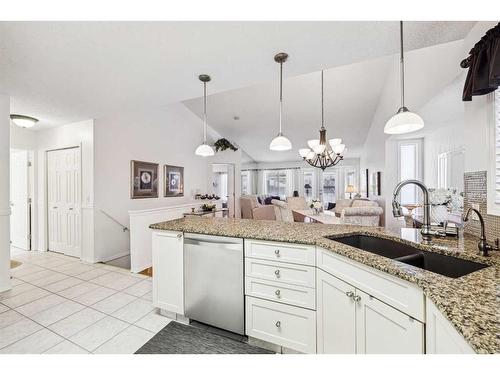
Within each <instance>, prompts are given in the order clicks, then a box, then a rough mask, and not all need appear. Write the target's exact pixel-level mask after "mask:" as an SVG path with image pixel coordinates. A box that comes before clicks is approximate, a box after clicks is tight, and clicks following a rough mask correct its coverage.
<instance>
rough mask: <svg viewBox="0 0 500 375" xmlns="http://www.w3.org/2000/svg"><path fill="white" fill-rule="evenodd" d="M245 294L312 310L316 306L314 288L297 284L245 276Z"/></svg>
mask: <svg viewBox="0 0 500 375" xmlns="http://www.w3.org/2000/svg"><path fill="white" fill-rule="evenodd" d="M245 294H247V295H249V296H253V297H259V298H264V299H267V300H271V301H275V302H281V303H287V304H289V305H294V306H299V307H305V308H308V309H313V310H314V309H315V308H316V297H315V290H314V289H312V288H305V287H302V286H298V285H291V284H285V283H280V282H276V281H268V280H261V279H256V278H253V277H246V278H245Z"/></svg>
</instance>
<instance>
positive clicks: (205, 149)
mask: <svg viewBox="0 0 500 375" xmlns="http://www.w3.org/2000/svg"><path fill="white" fill-rule="evenodd" d="M198 79H199V80H200V81H201V82H203V143H202V144H201V145H199V146H198V147H197V148H196V151H195V152H194V153H195V155H198V156H203V157H207V156H214V149H213V148H212V147H210V145H207V82H210V76H209V75H207V74H200V75H199V76H198Z"/></svg>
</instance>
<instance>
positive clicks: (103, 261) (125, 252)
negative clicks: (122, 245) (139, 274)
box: [96, 251, 130, 263]
mask: <svg viewBox="0 0 500 375" xmlns="http://www.w3.org/2000/svg"><path fill="white" fill-rule="evenodd" d="M127 255H130V251H124V252H122V253H118V254H114V255H111V256H109V257H105V258H99V259H98V260H97V262H96V263H105V262H110V261H112V260H115V259H118V258H121V257H124V256H127Z"/></svg>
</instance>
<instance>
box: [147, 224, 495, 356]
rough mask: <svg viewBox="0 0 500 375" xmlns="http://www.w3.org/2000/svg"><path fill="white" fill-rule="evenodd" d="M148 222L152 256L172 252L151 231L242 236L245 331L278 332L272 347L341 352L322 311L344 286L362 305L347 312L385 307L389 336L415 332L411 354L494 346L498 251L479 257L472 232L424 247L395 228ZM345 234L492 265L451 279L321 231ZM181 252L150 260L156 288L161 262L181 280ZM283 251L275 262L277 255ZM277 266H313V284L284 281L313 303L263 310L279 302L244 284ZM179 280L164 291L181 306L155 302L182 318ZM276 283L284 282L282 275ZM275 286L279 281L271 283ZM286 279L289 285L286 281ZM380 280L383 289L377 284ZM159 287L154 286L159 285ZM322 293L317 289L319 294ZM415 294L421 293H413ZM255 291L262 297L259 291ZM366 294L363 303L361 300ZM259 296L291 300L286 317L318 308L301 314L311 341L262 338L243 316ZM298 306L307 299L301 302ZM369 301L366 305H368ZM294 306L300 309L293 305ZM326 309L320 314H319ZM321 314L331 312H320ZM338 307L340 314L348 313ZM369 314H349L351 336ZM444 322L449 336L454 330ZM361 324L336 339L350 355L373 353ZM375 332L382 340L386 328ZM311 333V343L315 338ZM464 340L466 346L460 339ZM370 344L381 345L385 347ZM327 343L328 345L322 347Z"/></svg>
mask: <svg viewBox="0 0 500 375" xmlns="http://www.w3.org/2000/svg"><path fill="white" fill-rule="evenodd" d="M151 228H152V229H153V257H155V255H154V254H155V252H156V253H157V254H158V253H159V252H162V253H163V252H170V251H173V250H174V249H173V248H169V247H171V246H170V243H168V242H158V245H157V246H156V248H155V241H154V236H155V235H158V234H164V233H167V232H168V233H170V234H173V235H175V238H177V239H178V240H179V241H181V240H182V236H183V234H184V233H195V234H202V235H203V234H204V235H210V236H221V237H233V238H242V239H244V241H245V273H246V274H245V284H246V285H245V290H246V292H245V295H246V305H247V310H246V311H247V317H246V319H247V320H246V322H247V324H246V326H247V334H248V336H250V337H252V336H254V334H253V332H255V337H256V338H257V339H263V340H264V341H270V342H273V339H274V337H277V338H276V339H275V340H274V341H275V343H278V344H280V345H283V346H285V347H286V346H287V344H288V343H291V345H290V347H292V349H296V350H298V351H303V352H309V353H316V352H319V353H327V352H343V350H344V349H345V347H342V348H340V347H338V340H337V339H336V338H335V337H336V335H335V332H334V335H333V336H332V337H327V334H328V333H329V332H333V331H334V330H335V329H338V328H339V326H338V322H335V321H333V322H332V321H328V319H327V318H328V314H330V313H331V314H333V313H335V312H338V308H339V306H338V304H337V302H336V299H337V298H339V296H340V295H341V294H338V295H335V294H334V293H333V292H337V291H343V290H344V289H345V288H347V289H345V294H346V295H348V296H352V297H353V301H355V302H360V305H359V306H358V307H353V306H354V305H352V306H351V305H349V306H347V305H346V308H350V309H354V310H353V311H355V314H356V316H358V315H359V314H361V313H362V312H361V308H360V306H361V307H363V311H364V312H363V314H369V313H370V311H376V312H377V313H378V314H380V313H381V311H385V310H384V309H387V308H390V309H391V310H390V311H388V312H387V314H388V315H387V316H389V317H394V319H393V320H394V322H395V325H394V326H388V327H384V331H385V332H386V333H387V332H389V331H390V329H393V328H394V327H396V326H398V327H403V328H404V329H402V332H400V333H398V335H399V334H403V333H405V334H409V332H411V335H413V336H411V337H412V339H413V338H414V339H415V342H416V344H415V346H414V347H409V348H408V351H409V352H422V353H424V352H426V353H444V352H448V351H451V352H464V353H468V352H469V353H470V352H476V353H498V352H499V347H498V327H499V324H498V319H499V311H500V303H499V301H498V297H497V294H498V288H499V285H498V279H499V278H498V276H499V274H500V273H499V270H500V257H499V254H498V253H493V254H492V255H493V256H491V257H489V258H483V257H480V256H477V255H476V251H477V239H476V238H474V237H472V236H468V235H465V236H460V237H459V238H458V239H456V238H455V239H446V238H436V239H433V241H432V244H431V245H427V244H424V243H423V241H422V239H421V238H420V234H419V232H418V231H417V230H415V229H401V230H400V232H397V233H395V232H391V231H388V230H385V229H383V228H374V227H360V226H350V225H324V224H312V223H283V222H276V221H257V220H245V219H220V218H185V219H178V220H172V221H167V222H163V223H157V224H153V225H151ZM349 234H351V235H352V234H365V235H369V236H374V237H378V238H385V239H389V240H392V241H397V242H400V243H403V244H408V245H411V246H414V247H416V248H418V249H421V250H424V251H428V252H434V253H439V254H444V255H452V256H454V257H458V258H461V259H466V260H470V261H474V262H478V263H482V264H485V265H488V267H486V268H484V269H481V270H479V271H475V272H472V273H470V274H468V275H465V276H462V277H458V278H450V277H446V276H442V275H439V274H437V273H434V272H430V271H427V270H424V269H422V268H418V267H415V266H412V265H408V264H405V263H402V262H399V261H396V260H392V259H389V258H386V257H383V256H380V255H376V254H373V253H370V252H367V251H363V250H359V249H357V248H355V247H353V246H349V245H346V244H343V243H340V242H337V241H334V240H332V239H328V238H325V237H326V236H329V237H335V236H338V237H341V236H346V235H349ZM274 244H276V246H273V245H274ZM286 244H290V247H288V248H287V245H286ZM299 245H300V246H299ZM302 245H304V246H302ZM279 246H283V247H282V249H283V250H284V252H282V253H283V254H285V256H283V255H280V253H279ZM301 246H302V247H301ZM266 247H268V248H269V250H271V248H276V250H273V251H274V254H272V256H276V259H274V260H269V259H270V258H269V256H271V255H269V256H268V255H267V253H266V252H265V251H264V250H265V248H266ZM180 249H181V250H180V251H181V256H180V257H179V256H177V258H172V259H167V260H164V261H158V262H157V264H156V265H155V260H154V259H153V267H154V272H155V274H157V275H158V276H159V278H158V279H157V281H156V283H157V284H161V285H164V284H165V283H167V282H169V279H168V277H162V272H164V271H163V269H162V265H166V264H168V266H169V267H170V272H171V271H172V270H173V271H175V272H177V275H176V276H177V280H180V279H182V270H181V268H182V267H183V264H182V246H181V247H180ZM290 249H292V250H294V251H295V253H297V251H296V250H299V249H301V250H304V252H303V254H306V253H307V254H312V256H311V255H307V256H304V257H303V259H302V260H300V261H299V260H294V259H292V258H290V259H291V260H289V261H287V259H286V254H287V253H286V251H287V250H290ZM314 250H315V253H312V252H311V251H314ZM160 254H161V253H160ZM259 254H260V255H259ZM280 256H281V258H279V257H280ZM259 259H260V260H259ZM266 259H268V260H266ZM296 259H298V258H296ZM257 260H259V262H260V263H259V262H258V261H257ZM273 262H274V263H273ZM278 262H282V263H281V266H282V265H283V264H285V265H286V264H288V265H289V264H297V265H300V266H301V267H302V270H303V271H307V272H316V271H317V274H316V277H314V274H311V275H312V277H313V278H314V279H315V281H316V282H315V283H313V282H312V281H307V282H305V281H304V285H299V283H297V282H294V281H293V280H292V281H291V282H290V285H292V284H293V285H295V286H296V288H295V290H294V292H297V293H298V291H302V292H303V293H306V292H307V293H309V292H310V291H311V290H312V291H315V292H316V295H315V299H314V301H313V300H312V299H311V302H307V301H309V300H307V301H306V300H301V301H302V302H288V303H283V304H282V305H277V304H276V305H272V306H268V305H269V304H274V303H275V302H267V301H265V299H266V297H265V296H266V294H265V293H264V292H262V298H255V293H256V292H255V291H253V290H249V284H250V285H253V284H251V282H253V281H258V280H256V279H259V275H257V276H256V277H254V276H255V275H253V274H252V272H253V271H252V270H253V268H252V267H257V266H261V267H264V266H269V265H274V266H275V268H278V269H277V272H278V273H279V267H280V263H278ZM283 262H284V263H283ZM297 267H298V266H297ZM175 272H174V273H175ZM261 275H264V276H263V277H262V279H265V278H266V276H265V272H263V273H261ZM329 278H330V279H329ZM181 281H182V282H180V283H179V285H178V286H179V287H180V288H181V290H176V288H171V289H170V290H168V293H170V294H171V295H170V296H169V298H171V297H172V296H173V297H174V299H175V298H177V301H181V302H179V304H178V306H174V305H169V304H162V303H157V307H160V308H163V309H165V310H167V311H174V312H177V313H178V312H179V311H180V312H181V314H180V315H182V312H183V307H182V306H180V305H182V296H181V294H182V293H183V292H182V284H183V280H181ZM278 281H279V282H283V279H281V280H278ZM313 281H314V280H313ZM339 283H340V284H339ZM271 285H277V284H272V283H271ZM283 285H285V286H286V284H283ZM377 285H379V286H380V287H376V286H377ZM159 286H160V285H157V287H159ZM396 287H397V288H396ZM308 288H309V289H308ZM324 288H330V289H329V291H330V292H331V293H330V294H331V296H332V297H331V298H334V300H332V301H327V300H326V292H325V291H326V289H324ZM342 288H344V289H342ZM349 288H350V289H349ZM279 290H281V289H277V291H279ZM320 292H321V293H323V294H320ZM419 293H422V294H421V295H419ZM313 294H314V293H313ZM258 297H261V296H260V295H258ZM312 297H314V295H313V296H312ZM364 297H366V298H364ZM362 298H364V299H363V300H361V299H362ZM268 299H269V298H268ZM368 301H369V302H368ZM258 302H262V304H263V305H266V304H268V305H266V308H267V309H268V310H273V309H274V308H279V307H281V306H283V308H284V310H286V309H292V307H291V306H289V305H293V306H294V308H295V309H296V310H293V311H292V312H288V311H284V312H283V314H289V315H290V316H291V315H294V316H295V315H297V312H302V311H303V312H304V313H307V314H309V312H314V314H312V313H311V314H309V315H307V314H306V315H307V319H309V320H311V321H310V322H308V324H309V323H310V324H309V325H307V324H306V325H305V326H304V327H303V328H304V329H303V330H307V329H310V328H311V327H313V326H314V327H317V334H316V335H315V336H314V338H312V337H308V338H307V339H304V341H307V340H309V341H307V342H306V343H303V344H301V345H302V346H300V345H298V344H297V345H295V347H293V346H294V343H295V341H297V340H295V341H294V340H291V339H290V340H289V339H288V338H287V337H285V338H281V337H278V336H279V335H277V334H276V335H274V334H272V335H271V334H269V335H262V334H260V332H261V331H262V329H260V328H259V329H254V330H253V331H252V324H253V323H252V321H249V314H251V313H252V311H250V310H249V306H250V307H254V305H258ZM301 303H302V304H303V305H302V306H301ZM309 303H310V304H309ZM365 303H366V305H365ZM370 303H372V304H371V305H370ZM377 304H378V305H377ZM285 307H286V309H285ZM299 308H300V310H297V309H299ZM322 309H324V310H325V311H322ZM328 309H330V310H331V311H330V310H328ZM327 312H328V314H326V313H327ZM341 313H342V314H345V313H346V311H343V312H341ZM397 314H402V315H401V316H406V318H407V319H401V316H399V315H397ZM306 315H304V317H305V316H306ZM287 316H288V315H287ZM345 316H349V315H348V314H347V315H345ZM369 316H371V315H365V316H358V318H359V317H361V319H358V320H353V322H352V325H353V332H354V331H356V330H359V329H360V326H361V323H360V322H362V321H366V319H368V317H369ZM188 318H189V317H188ZM316 318H317V324H316ZM304 319H305V318H304ZM363 319H364V320H363ZM407 321H410V322H411V323H412V325H411V326H407V325H406V322H407ZM415 322H416V323H418V324H419V325H418V327H417V328H415V326H414V325H413V324H414V323H415ZM278 323H280V324H278ZM341 323H342V322H341ZM342 324H343V323H342ZM376 324H379V325H380V324H384V323H383V322H382V321H378V322H377V323H376ZM448 324H449V327H448ZM280 325H281V321H279V320H278V321H276V327H277V328H278V329H281V328H280V327H279V326H280ZM450 327H451V328H452V330H453V332H452V331H451V330H450ZM340 329H341V330H342V335H346V332H344V331H345V329H344V328H343V327H340ZM363 329H366V331H365V332H363V333H362V334H361V335H357V336H356V337H350V336H347V337H343V338H342V340H341V341H342V342H347V341H349V340H351V341H352V342H353V344H352V345H353V348H355V349H354V351H353V352H358V353H364V352H370V351H369V350H368V349H367V348H368V345H369V344H370V343H369V342H368V341H366V337H367V333H369V332H372V331H373V329H375V330H376V329H377V328H373V327H371V328H370V327H363ZM332 330H333V331H332ZM369 330H371V331H369ZM348 333H349V332H347V334H348ZM358 333H359V332H358ZM445 333H446V334H449V336H448V337H447V338H446V339H442V337H441V335H443V334H445ZM380 334H381V337H382V336H383V332H381V333H380ZM353 335H354V333H353ZM362 337H365V338H362ZM375 337H376V336H375ZM398 337H399V336H398ZM400 337H401V338H402V345H403V344H404V343H405V342H407V341H409V340H407V339H404V336H400ZM313 339H314V342H312V341H313ZM363 340H365V341H366V342H365V341H363ZM419 340H420V341H422V340H424V342H423V343H421V342H420V341H419ZM461 340H463V342H459V341H461ZM298 341H300V340H298ZM382 341H383V340H382ZM360 342H361V344H362V345H361V346H360ZM316 344H317V345H316ZM372 344H373V343H372ZM375 344H377V345H381V346H380V347H383V344H384V343H383V342H381V343H375ZM419 345H420V346H421V347H422V350H421V351H420V349H419V350H414V349H415V348H417V349H418V348H419ZM403 346H404V345H403ZM327 348H330V349H328V350H327ZM337 349H338V350H337Z"/></svg>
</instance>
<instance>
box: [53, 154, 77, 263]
mask: <svg viewBox="0 0 500 375" xmlns="http://www.w3.org/2000/svg"><path fill="white" fill-rule="evenodd" d="M80 160H81V159H80V148H79V147H74V148H68V149H63V150H56V151H49V152H47V204H48V232H49V250H52V251H56V252H60V253H64V254H66V255H70V256H74V257H80V256H81V161H80Z"/></svg>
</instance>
